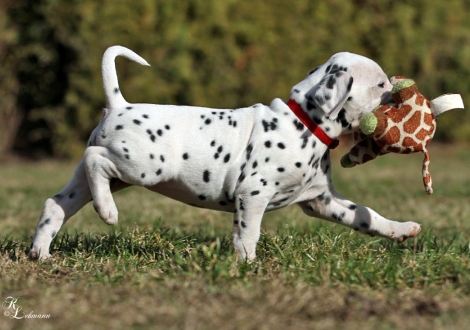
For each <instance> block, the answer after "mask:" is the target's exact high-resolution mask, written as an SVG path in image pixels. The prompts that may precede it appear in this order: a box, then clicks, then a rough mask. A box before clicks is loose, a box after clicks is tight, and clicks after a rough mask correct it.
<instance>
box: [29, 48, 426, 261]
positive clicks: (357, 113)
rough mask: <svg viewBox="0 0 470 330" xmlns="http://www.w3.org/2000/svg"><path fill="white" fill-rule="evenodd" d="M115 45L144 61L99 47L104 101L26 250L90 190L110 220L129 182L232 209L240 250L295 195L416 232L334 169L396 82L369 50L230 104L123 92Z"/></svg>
mask: <svg viewBox="0 0 470 330" xmlns="http://www.w3.org/2000/svg"><path fill="white" fill-rule="evenodd" d="M117 56H124V57H126V58H128V59H130V60H133V61H135V62H137V63H140V64H142V65H148V63H147V62H146V61H145V60H144V59H142V58H141V57H140V56H138V55H137V54H135V53H134V52H132V51H131V50H129V49H127V48H124V47H120V46H114V47H110V48H109V49H108V50H107V51H106V52H105V54H104V56H103V62H102V73H103V85H104V91H105V95H106V101H107V106H106V108H105V109H104V111H103V117H102V119H101V121H100V122H99V124H98V126H97V127H96V128H95V129H94V131H93V133H92V134H91V137H90V140H89V143H88V147H87V148H86V150H85V154H84V157H83V159H82V161H81V162H80V163H79V165H78V167H77V169H76V170H75V174H74V175H73V177H72V179H71V180H70V182H69V183H68V184H67V186H65V188H64V189H62V191H60V192H59V193H58V194H57V195H55V196H53V197H51V198H49V199H47V200H46V202H45V204H44V208H43V211H42V214H41V216H40V219H39V223H38V226H37V228H36V233H35V235H34V239H33V243H32V247H31V251H30V252H29V256H30V258H31V259H38V258H39V259H44V258H47V257H50V254H49V246H50V244H51V241H52V239H53V238H54V237H55V236H56V235H57V233H58V232H59V230H60V228H61V226H62V225H63V224H64V223H65V222H66V221H67V220H68V219H69V218H70V217H71V216H72V215H74V214H75V213H76V212H77V211H78V210H80V209H81V208H82V207H83V206H84V205H85V204H87V203H88V202H90V201H93V206H94V208H95V210H96V212H97V213H98V214H99V216H100V218H101V219H103V220H104V221H105V222H106V223H107V224H110V225H114V224H116V223H117V221H118V210H117V207H116V204H115V203H114V200H113V196H112V193H113V192H115V191H118V190H121V189H123V188H126V187H129V186H132V185H136V186H142V187H145V188H147V189H149V190H151V191H154V192H158V193H160V194H162V195H165V196H168V197H170V198H173V199H176V200H178V201H181V202H183V203H186V204H189V205H193V206H197V207H202V208H207V209H212V210H220V211H225V212H231V213H233V215H234V218H233V234H232V241H233V246H234V248H235V250H236V251H237V252H238V256H239V257H240V258H241V259H248V260H252V259H253V258H255V256H256V253H255V252H256V244H257V242H258V239H259V236H260V227H261V220H262V218H263V214H264V213H265V212H266V211H271V210H275V209H278V208H281V207H284V206H287V205H291V204H299V206H300V207H301V208H302V210H303V211H304V212H305V213H306V214H308V215H310V216H313V217H318V218H321V219H325V220H329V221H333V222H335V223H339V224H343V225H346V226H348V227H351V228H353V229H355V230H358V231H360V232H362V233H366V234H370V235H379V236H383V237H388V238H391V239H396V240H398V241H403V240H404V239H406V238H408V237H414V236H416V235H418V233H419V232H420V230H421V228H420V226H419V225H418V224H417V223H414V222H403V223H401V222H396V221H391V220H388V219H386V218H384V217H382V216H381V215H379V214H378V213H377V212H375V211H373V210H372V209H370V208H368V207H365V206H361V205H358V204H355V203H353V202H351V201H349V200H347V199H346V198H344V197H342V196H341V195H340V194H338V193H337V192H336V191H335V189H334V188H333V184H332V181H331V166H330V149H331V148H333V147H334V146H335V145H336V144H337V140H336V138H337V137H338V136H339V135H341V134H345V133H351V132H353V131H354V130H357V129H358V126H359V120H360V118H361V116H362V115H364V114H365V113H367V112H370V111H372V110H373V109H374V108H375V107H376V106H378V105H379V104H384V103H387V102H389V101H390V100H391V99H390V97H391V95H390V91H391V87H392V86H391V84H390V82H389V80H388V78H387V76H386V74H385V73H384V72H383V70H382V69H381V68H380V66H379V65H378V64H376V63H375V62H374V61H372V60H370V59H368V58H365V57H363V56H360V55H355V54H351V53H338V54H335V55H333V56H332V57H331V58H330V59H329V60H328V61H327V62H326V63H325V64H323V65H321V66H319V67H317V68H316V69H315V70H313V71H311V72H310V73H309V74H308V76H307V77H306V78H305V79H304V80H302V81H301V82H300V83H298V84H297V85H295V86H294V87H293V88H292V90H291V93H290V101H289V102H288V103H286V102H284V101H282V100H281V99H274V100H273V101H272V102H271V104H270V105H269V106H267V105H263V104H255V105H253V106H251V107H247V108H241V109H236V110H230V109H209V108H202V107H191V106H173V105H155V104H130V103H128V102H126V101H125V99H124V98H123V96H122V94H121V92H120V89H119V84H118V79H117V74H116V68H115V64H114V60H115V58H116V57H117Z"/></svg>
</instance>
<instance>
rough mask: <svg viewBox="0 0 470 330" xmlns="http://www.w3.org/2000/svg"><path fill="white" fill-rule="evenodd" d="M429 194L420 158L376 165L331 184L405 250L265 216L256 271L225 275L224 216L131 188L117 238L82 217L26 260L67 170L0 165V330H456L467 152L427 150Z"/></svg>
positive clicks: (469, 206) (463, 296)
mask: <svg viewBox="0 0 470 330" xmlns="http://www.w3.org/2000/svg"><path fill="white" fill-rule="evenodd" d="M432 146H433V148H431V156H432V161H431V174H432V175H433V181H434V187H435V191H434V194H433V195H431V196H427V195H426V194H425V193H424V188H423V186H422V182H421V179H420V169H421V161H422V155H421V154H418V155H406V156H404V155H388V156H384V157H382V158H380V159H377V160H375V161H373V162H371V163H368V164H365V165H362V166H357V167H356V168H353V169H342V168H340V166H338V159H339V157H340V156H341V155H342V154H343V153H344V152H345V151H346V149H342V150H339V151H335V152H334V153H333V155H334V157H333V162H334V166H333V167H334V168H333V173H334V179H333V181H334V183H335V186H336V188H337V190H338V191H339V192H341V193H342V194H344V195H345V196H348V197H349V198H351V199H352V200H353V201H354V202H357V203H361V204H364V205H368V206H370V207H372V208H374V209H375V210H377V211H378V212H379V213H381V214H383V215H385V216H387V217H388V218H391V219H395V220H399V221H409V220H412V221H417V222H419V223H420V224H422V227H423V231H422V232H421V234H420V235H419V237H418V238H416V239H412V240H408V241H406V242H405V243H403V244H397V243H395V242H392V241H389V240H386V239H382V238H377V237H372V238H371V237H368V236H363V235H361V234H358V233H356V232H354V231H351V230H350V229H348V228H345V227H342V226H338V225H333V224H330V223H326V222H324V221H320V220H317V219H313V218H309V217H307V216H305V215H304V214H303V213H302V212H301V211H300V209H299V208H298V207H295V206H291V207H287V208H284V209H282V210H278V211H274V212H270V213H267V214H266V215H265V218H264V220H263V234H262V236H261V239H260V242H259V245H258V250H257V253H258V259H257V261H256V262H254V263H251V264H247V263H240V262H237V260H236V258H235V255H234V253H233V251H232V248H231V242H230V232H231V215H230V214H225V213H220V212H212V211H208V210H203V209H196V208H191V207H189V206H185V205H183V204H180V203H178V202H175V201H172V200H170V199H167V198H164V197H161V196H158V195H156V194H153V193H151V192H148V191H146V190H144V189H142V188H130V189H127V190H124V191H122V192H119V193H117V194H116V195H115V199H116V203H117V205H118V208H119V210H120V223H119V225H118V226H116V227H108V226H107V225H105V224H104V223H103V222H102V221H101V220H100V219H99V217H98V216H97V215H96V213H95V212H94V210H93V208H92V207H91V206H90V205H87V206H86V207H85V208H84V209H82V210H81V211H80V212H79V213H78V214H77V215H76V216H74V217H73V218H71V219H70V220H69V222H68V223H67V224H66V225H65V226H64V227H63V228H62V230H61V232H60V233H59V235H58V236H57V237H56V239H55V240H54V241H53V245H52V253H53V256H54V258H53V259H52V260H48V261H45V262H30V261H28V260H27V258H26V253H27V251H28V248H29V244H30V243H31V236H32V235H33V233H34V228H35V226H36V222H37V220H38V217H39V213H40V210H41V207H42V203H43V202H44V200H45V199H46V198H47V197H48V196H51V195H54V194H55V193H57V192H58V191H59V190H60V189H61V187H62V186H63V185H64V184H65V183H66V182H67V181H68V179H69V177H70V176H71V174H72V173H73V169H74V164H71V163H60V162H53V161H47V162H40V163H21V162H19V163H18V162H7V163H3V164H0V178H1V179H0V276H1V281H0V300H2V302H3V300H4V299H6V298H7V297H8V296H12V297H21V298H20V299H19V300H18V305H20V306H21V307H22V310H23V311H24V312H25V313H29V312H30V311H34V313H37V314H50V316H51V317H50V318H49V319H21V320H10V319H8V318H7V317H6V316H4V315H0V325H1V328H2V329H28V328H32V327H34V328H35V329H63V328H87V329H101V328H105V327H106V328H113V329H130V328H132V329H147V328H152V329H154V328H157V329H312V328H314V329H342V328H347V329H395V328H400V329H403V328H405V329H415V328H423V329H431V328H434V329H444V328H445V329H463V328H466V327H467V326H468V324H469V322H470V313H469V312H470V247H469V246H470V245H469V243H470V188H469V187H470V171H468V165H467V164H469V163H470V152H469V151H470V149H469V148H468V146H458V147H457V146H448V145H439V144H433V145H432Z"/></svg>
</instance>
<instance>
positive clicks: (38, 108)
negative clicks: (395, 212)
mask: <svg viewBox="0 0 470 330" xmlns="http://www.w3.org/2000/svg"><path fill="white" fill-rule="evenodd" d="M469 12H470V2H469V1H467V0H447V1H432V2H430V1H426V0H404V1H392V0H389V1H387V0H383V1H378V0H351V1H347V0H329V1H311V0H296V1H290V0H251V1H244V0H135V1H130V0H129V1H126V0H67V1H65V0H63V1H60V0H35V1H31V0H2V1H1V2H0V65H1V68H0V152H1V153H2V154H4V153H8V152H15V153H19V154H25V153H28V154H30V155H33V156H34V157H44V156H56V157H79V156H81V155H82V153H83V150H84V147H85V143H86V140H87V138H88V135H89V134H90V133H91V131H92V129H93V128H94V127H95V126H96V124H97V123H98V121H99V119H100V116H101V110H102V108H103V107H104V106H105V98H104V94H103V91H102V82H101V67H100V66H101V57H102V55H103V52H104V51H105V50H106V48H107V47H109V46H112V45H122V46H126V47H128V48H130V49H132V50H134V51H135V52H136V53H138V54H139V55H141V56H142V57H144V58H145V59H146V60H147V61H148V62H149V63H150V64H151V65H152V66H151V67H150V68H149V67H141V66H139V65H138V64H136V63H132V62H130V61H128V60H125V59H118V60H117V66H118V74H119V81H120V84H121V89H122V90H123V95H124V97H125V98H126V99H127V100H128V101H129V102H142V103H160V104H189V105H197V106H209V107H218V108H237V107H243V106H249V105H251V104H254V103H257V102H262V103H265V104H266V103H268V104H269V102H270V101H271V100H272V99H273V98H275V97H280V98H283V99H286V98H288V97H289V92H290V88H291V86H293V85H294V84H295V83H297V82H298V81H300V80H301V79H303V78H304V77H305V76H306V74H307V73H308V72H309V71H310V70H311V69H313V68H315V67H316V66H318V65H319V64H321V63H323V62H324V61H326V60H327V59H328V58H329V57H330V56H331V55H332V54H333V53H335V52H339V51H349V52H354V53H358V54H361V55H365V56H367V57H370V58H372V59H373V60H375V61H376V62H378V63H379V64H380V65H381V66H382V67H383V68H384V70H385V71H386V73H387V74H388V75H389V76H393V75H406V76H409V77H411V78H414V79H415V80H416V81H417V83H418V86H419V88H420V91H421V92H422V93H423V94H425V95H427V96H428V97H429V98H434V97H437V96H439V95H440V94H443V93H450V92H452V93H460V94H462V96H463V98H464V103H465V104H470V93H469V91H470V79H468V78H467V77H468V76H469V73H470V19H469V17H468V13H469ZM436 139H439V140H441V141H447V142H469V141H470V111H468V110H454V111H450V112H448V113H446V114H443V115H442V116H440V117H439V123H438V130H437V134H436Z"/></svg>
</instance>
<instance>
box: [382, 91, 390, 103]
mask: <svg viewBox="0 0 470 330" xmlns="http://www.w3.org/2000/svg"><path fill="white" fill-rule="evenodd" d="M388 103H393V98H392V93H390V92H385V93H383V94H382V97H381V98H380V104H388Z"/></svg>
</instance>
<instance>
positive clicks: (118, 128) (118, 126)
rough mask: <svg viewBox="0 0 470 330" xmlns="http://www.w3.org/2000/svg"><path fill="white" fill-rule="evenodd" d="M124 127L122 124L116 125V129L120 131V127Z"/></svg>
mask: <svg viewBox="0 0 470 330" xmlns="http://www.w3.org/2000/svg"><path fill="white" fill-rule="evenodd" d="M123 128H124V126H122V125H117V126H116V127H115V129H116V131H119V130H120V129H123Z"/></svg>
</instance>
